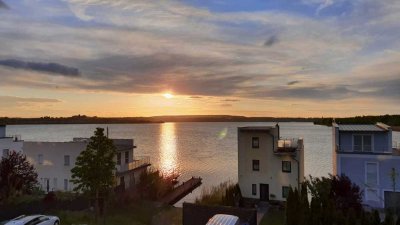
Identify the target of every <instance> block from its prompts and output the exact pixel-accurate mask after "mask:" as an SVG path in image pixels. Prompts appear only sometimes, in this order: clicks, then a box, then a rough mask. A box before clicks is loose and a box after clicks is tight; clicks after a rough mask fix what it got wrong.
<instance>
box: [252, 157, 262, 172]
mask: <svg viewBox="0 0 400 225" xmlns="http://www.w3.org/2000/svg"><path fill="white" fill-rule="evenodd" d="M253 171H260V160H253Z"/></svg>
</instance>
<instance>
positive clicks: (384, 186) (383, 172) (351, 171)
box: [338, 154, 400, 208]
mask: <svg viewBox="0 0 400 225" xmlns="http://www.w3.org/2000/svg"><path fill="white" fill-rule="evenodd" d="M352 156H354V154H352V155H343V154H341V155H340V156H339V157H341V158H340V163H339V165H338V166H339V167H340V168H338V169H340V171H341V173H342V174H345V175H346V176H348V177H349V178H350V179H351V180H352V182H354V183H356V184H357V185H358V186H359V187H360V189H361V190H362V191H363V192H364V194H363V201H364V203H366V204H369V205H371V206H373V207H380V208H381V207H384V199H383V198H384V197H383V192H384V191H385V190H386V191H392V190H393V182H392V179H391V177H390V173H391V170H392V168H395V169H396V172H397V173H398V174H399V175H398V176H397V179H396V191H400V156H379V155H376V156H373V155H369V156H368V157H362V158H361V157H358V158H357V157H352ZM366 162H378V171H379V174H378V186H377V187H376V188H377V189H378V194H379V198H380V202H371V201H366V199H365V189H366V188H367V186H366V184H365V164H366Z"/></svg>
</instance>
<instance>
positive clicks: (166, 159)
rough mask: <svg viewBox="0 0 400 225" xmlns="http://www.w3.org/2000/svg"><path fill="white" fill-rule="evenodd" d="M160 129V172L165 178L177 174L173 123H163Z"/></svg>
mask: <svg viewBox="0 0 400 225" xmlns="http://www.w3.org/2000/svg"><path fill="white" fill-rule="evenodd" d="M160 129H161V135H160V143H161V152H160V171H161V172H162V173H163V174H164V175H167V176H169V175H176V174H179V171H178V170H179V168H178V163H177V155H176V135H175V123H163V124H161V126H160Z"/></svg>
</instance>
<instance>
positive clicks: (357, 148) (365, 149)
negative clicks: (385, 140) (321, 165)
mask: <svg viewBox="0 0 400 225" xmlns="http://www.w3.org/2000/svg"><path fill="white" fill-rule="evenodd" d="M335 150H336V151H337V152H354V153H391V152H392V149H391V148H390V147H389V146H385V145H379V146H376V145H375V146H372V145H336V149H335Z"/></svg>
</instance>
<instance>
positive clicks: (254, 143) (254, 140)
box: [251, 137, 260, 148]
mask: <svg viewBox="0 0 400 225" xmlns="http://www.w3.org/2000/svg"><path fill="white" fill-rule="evenodd" d="M251 147H253V148H259V147H260V138H259V137H252V138H251Z"/></svg>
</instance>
